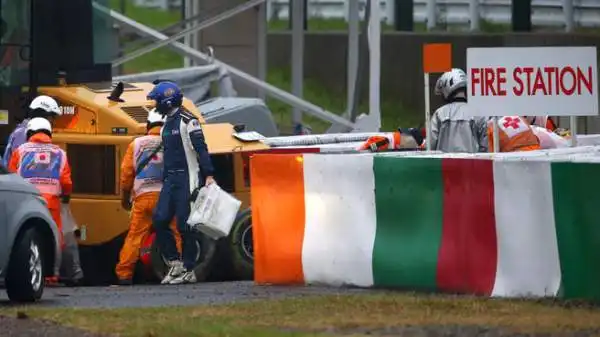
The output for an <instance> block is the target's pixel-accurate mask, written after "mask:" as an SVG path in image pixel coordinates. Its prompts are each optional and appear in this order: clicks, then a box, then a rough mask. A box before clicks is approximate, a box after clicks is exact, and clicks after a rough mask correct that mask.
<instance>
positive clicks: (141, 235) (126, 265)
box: [116, 192, 181, 280]
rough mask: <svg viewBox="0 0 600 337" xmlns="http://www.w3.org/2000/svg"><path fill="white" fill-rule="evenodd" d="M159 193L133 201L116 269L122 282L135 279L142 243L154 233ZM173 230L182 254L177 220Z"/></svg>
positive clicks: (172, 225)
mask: <svg viewBox="0 0 600 337" xmlns="http://www.w3.org/2000/svg"><path fill="white" fill-rule="evenodd" d="M158 194H159V193H158V192H149V193H144V194H142V195H139V196H137V197H136V198H135V200H134V201H133V206H132V207H131V216H130V223H129V232H128V233H127V237H126V238H125V243H124V244H123V248H121V254H120V256H119V263H118V264H117V267H116V273H117V277H118V278H119V279H120V280H130V279H131V278H132V277H133V271H134V269H135V264H136V263H137V261H138V259H139V258H140V248H141V246H142V243H143V242H144V241H146V238H147V237H148V235H150V233H151V232H152V212H153V211H154V208H155V207H156V203H157V202H158ZM171 230H172V231H173V236H174V237H175V243H176V244H177V250H178V251H179V252H181V236H180V235H179V231H178V230H177V227H176V223H175V219H173V221H172V222H171Z"/></svg>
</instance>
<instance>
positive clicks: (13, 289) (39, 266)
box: [6, 228, 44, 302]
mask: <svg viewBox="0 0 600 337" xmlns="http://www.w3.org/2000/svg"><path fill="white" fill-rule="evenodd" d="M43 251H44V250H43V247H42V241H41V240H40V239H39V237H38V234H37V232H36V230H35V229H34V228H29V229H27V230H26V231H25V232H24V233H23V234H22V235H19V236H18V238H17V241H16V242H15V244H14V246H13V250H12V253H11V255H10V261H9V264H8V270H7V275H6V292H7V294H8V298H9V299H10V300H11V301H15V302H34V301H37V300H39V299H40V298H42V294H43V293H44V258H43V256H42V254H43Z"/></svg>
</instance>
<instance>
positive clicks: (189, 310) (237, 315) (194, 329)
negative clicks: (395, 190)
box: [0, 292, 600, 337]
mask: <svg viewBox="0 0 600 337" xmlns="http://www.w3.org/2000/svg"><path fill="white" fill-rule="evenodd" d="M17 312H20V313H21V316H24V315H26V316H27V317H29V318H33V319H44V320H50V321H54V322H57V323H59V324H63V325H67V326H72V327H77V328H81V329H84V330H88V331H93V332H100V333H111V334H115V335H117V336H121V337H197V336H202V337H204V336H207V337H208V336H215V337H218V336H223V337H225V336H227V337H263V336H265V337H267V336H270V337H282V336H297V337H307V336H325V334H324V333H325V332H326V333H327V334H326V335H328V336H339V335H342V334H343V335H345V336H350V335H351V336H367V335H370V334H369V333H368V332H367V331H366V330H370V331H378V330H379V331H381V330H382V329H390V328H395V329H399V328H401V327H406V326H448V325H454V326H457V325H459V326H485V327H486V328H501V329H503V330H505V331H511V332H518V333H531V332H536V333H561V332H574V331H583V330H588V331H589V330H592V329H598V328H600V310H598V309H592V308H583V307H579V308H578V307H576V308H565V307H561V306H558V305H550V304H542V303H540V302H534V301H525V300H501V299H487V298H474V297H469V296H445V295H423V294H421V295H418V294H405V293H398V292H386V293H381V292H380V293H368V294H366V293H365V294H361V295H329V296H313V297H303V298H296V299H284V300H259V301H253V302H246V303H237V304H229V305H205V306H197V307H171V308H135V309H112V310H109V309H104V310H101V309H93V310H90V309H69V308H66V309H65V308H56V307H53V308H45V309H41V308H36V307H29V308H27V307H25V308H17V309H0V315H5V316H15V315H16V313H17ZM446 331H447V330H446ZM394 335H397V334H394Z"/></svg>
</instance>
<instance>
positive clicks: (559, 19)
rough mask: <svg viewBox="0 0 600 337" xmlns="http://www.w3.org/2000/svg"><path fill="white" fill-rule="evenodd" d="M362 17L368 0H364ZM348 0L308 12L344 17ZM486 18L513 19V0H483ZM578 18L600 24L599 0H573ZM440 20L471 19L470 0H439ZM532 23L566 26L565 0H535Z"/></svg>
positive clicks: (421, 9)
mask: <svg viewBox="0 0 600 337" xmlns="http://www.w3.org/2000/svg"><path fill="white" fill-rule="evenodd" d="M359 2H360V7H361V17H362V15H363V12H364V5H365V1H364V0H360V1H359ZM427 2H428V1H427V0H414V20H415V22H425V21H426V19H427ZM289 3H290V0H269V7H270V8H269V14H270V15H269V18H271V19H287V18H288V15H289V10H288V9H289ZM347 3H348V0H308V9H307V10H308V16H309V17H311V18H323V19H343V18H345V17H346V8H347ZM393 3H394V0H381V1H380V4H381V10H382V20H386V21H388V20H389V19H388V18H389V16H390V15H391V14H392V8H391V6H393ZM479 12H480V18H481V19H482V20H485V21H488V22H493V23H500V24H510V23H511V0H480V1H479ZM573 12H574V13H573V14H574V21H575V23H576V25H577V26H580V27H600V1H599V0H573ZM436 17H437V21H438V23H449V24H465V25H467V24H468V23H469V0H437V1H436ZM531 20H532V23H533V25H536V26H564V25H565V16H564V12H563V0H532V18H531Z"/></svg>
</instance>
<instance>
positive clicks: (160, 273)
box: [151, 232, 217, 282]
mask: <svg viewBox="0 0 600 337" xmlns="http://www.w3.org/2000/svg"><path fill="white" fill-rule="evenodd" d="M192 235H193V236H194V238H195V239H196V245H197V247H198V254H197V255H196V267H194V272H195V273H196V279H198V282H202V281H204V280H206V278H207V277H208V275H209V274H210V271H211V269H212V266H213V260H214V258H215V251H216V248H217V242H216V241H215V240H213V239H211V238H209V237H208V236H206V235H204V234H202V233H199V232H193V233H192ZM151 260H152V269H154V274H155V275H156V277H157V278H158V279H159V280H162V279H163V278H164V277H165V275H167V272H168V271H169V267H168V266H167V260H166V259H165V258H164V256H163V255H162V254H161V252H160V249H159V248H158V244H157V240H156V239H155V240H154V242H153V243H152V251H151Z"/></svg>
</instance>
